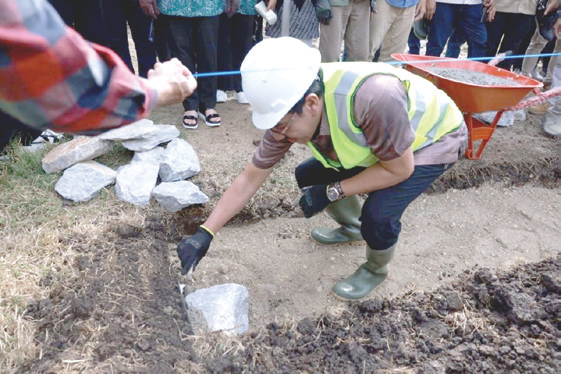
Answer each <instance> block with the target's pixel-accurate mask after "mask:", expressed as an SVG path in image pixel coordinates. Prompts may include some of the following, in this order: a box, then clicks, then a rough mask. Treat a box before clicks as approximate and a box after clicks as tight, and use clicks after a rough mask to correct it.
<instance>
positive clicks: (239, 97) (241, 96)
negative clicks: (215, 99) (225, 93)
mask: <svg viewBox="0 0 561 374" xmlns="http://www.w3.org/2000/svg"><path fill="white" fill-rule="evenodd" d="M236 99H237V100H238V103H240V104H249V101H247V98H246V97H245V94H244V93H243V91H240V92H236Z"/></svg>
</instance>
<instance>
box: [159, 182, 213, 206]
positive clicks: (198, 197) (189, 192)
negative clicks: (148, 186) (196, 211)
mask: <svg viewBox="0 0 561 374" xmlns="http://www.w3.org/2000/svg"><path fill="white" fill-rule="evenodd" d="M152 196H154V198H155V199H156V201H157V202H158V203H160V205H161V206H163V207H164V208H165V209H166V210H168V211H170V212H178V211H180V210H181V209H183V208H186V207H188V206H189V205H192V204H203V203H206V202H208V197H207V196H206V195H205V194H204V193H202V192H201V190H200V189H199V187H198V186H196V185H194V184H193V183H191V182H189V181H178V182H162V183H160V184H159V185H157V186H156V187H155V188H154V190H153V191H152Z"/></svg>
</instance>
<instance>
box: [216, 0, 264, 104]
mask: <svg viewBox="0 0 561 374" xmlns="http://www.w3.org/2000/svg"><path fill="white" fill-rule="evenodd" d="M255 4H257V0H241V1H239V2H238V1H230V0H228V1H227V5H226V11H225V12H224V13H222V14H221V15H220V27H219V31H218V71H232V70H233V71H238V70H240V66H241V65H242V61H243V59H244V57H245V55H246V54H247V52H249V50H250V49H251V47H253V27H254V22H255V16H256V15H257V11H256V10H255ZM238 6H239V7H238ZM227 90H234V91H236V96H235V99H236V100H237V101H238V103H240V104H248V101H247V99H246V98H245V95H244V93H243V91H242V78H241V76H240V75H239V74H235V75H230V76H219V77H218V90H217V91H216V101H217V102H219V103H224V102H226V100H227V96H226V91H227Z"/></svg>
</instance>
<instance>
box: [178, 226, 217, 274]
mask: <svg viewBox="0 0 561 374" xmlns="http://www.w3.org/2000/svg"><path fill="white" fill-rule="evenodd" d="M213 238H214V234H213V233H212V232H211V231H210V230H209V229H207V228H206V227H204V226H199V228H198V229H197V232H196V233H195V234H194V235H193V236H189V237H187V238H183V239H182V240H181V241H180V242H179V244H178V245H177V255H178V256H179V259H180V260H181V275H185V274H187V273H188V272H189V270H191V267H192V268H193V271H195V268H196V267H197V265H198V264H199V261H201V258H203V257H204V256H205V255H206V252H207V251H208V247H210V242H211V241H212V239H213Z"/></svg>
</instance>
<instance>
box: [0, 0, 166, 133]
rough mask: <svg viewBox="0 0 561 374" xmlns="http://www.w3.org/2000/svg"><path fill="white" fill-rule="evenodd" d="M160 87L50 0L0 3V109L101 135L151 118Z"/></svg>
mask: <svg viewBox="0 0 561 374" xmlns="http://www.w3.org/2000/svg"><path fill="white" fill-rule="evenodd" d="M156 95H157V94H156V91H155V90H153V89H152V88H150V87H149V86H148V84H147V81H146V80H145V79H144V78H140V77H137V76H135V75H134V74H133V73H132V72H131V71H130V70H129V69H128V68H127V66H126V65H125V64H124V62H123V61H122V60H121V59H120V58H119V57H118V56H117V55H116V54H115V53H114V52H113V51H111V50H109V49H107V48H104V47H102V46H99V45H95V44H91V43H89V42H87V41H85V40H84V39H82V37H81V36H80V35H79V34H78V33H76V32H75V31H74V30H73V29H71V28H69V27H67V26H65V24H64V22H63V21H62V19H61V18H60V16H59V15H58V13H57V12H56V11H55V10H54V9H53V8H52V6H51V5H50V4H49V3H48V2H47V1H46V0H1V1H0V110H1V111H4V112H5V113H7V114H9V115H11V116H13V117H15V118H17V119H19V120H20V121H22V122H23V123H25V124H28V125H30V126H33V127H36V128H40V129H46V128H52V129H53V130H55V131H59V132H70V133H86V134H91V133H98V132H101V131H104V130H108V129H111V128H115V127H119V126H122V125H125V124H128V123H131V122H134V121H136V120H138V119H141V118H144V117H146V116H148V114H149V112H150V110H151V109H152V108H153V106H154V105H155V103H156V98H157V97H156Z"/></svg>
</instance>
